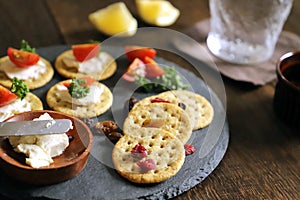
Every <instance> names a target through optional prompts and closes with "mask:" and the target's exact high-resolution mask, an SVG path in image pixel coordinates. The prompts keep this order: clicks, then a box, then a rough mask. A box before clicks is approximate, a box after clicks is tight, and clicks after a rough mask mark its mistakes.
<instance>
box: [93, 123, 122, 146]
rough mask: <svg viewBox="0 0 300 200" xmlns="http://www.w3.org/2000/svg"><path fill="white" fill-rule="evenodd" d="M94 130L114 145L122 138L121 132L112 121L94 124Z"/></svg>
mask: <svg viewBox="0 0 300 200" xmlns="http://www.w3.org/2000/svg"><path fill="white" fill-rule="evenodd" d="M94 130H95V132H97V133H100V134H104V135H105V136H106V137H107V138H108V139H109V140H110V141H111V142H112V143H114V144H115V143H117V142H118V141H119V139H120V138H121V137H122V134H121V133H122V130H121V129H120V128H119V126H118V125H117V123H116V122H113V121H103V122H98V123H97V124H95V126H94Z"/></svg>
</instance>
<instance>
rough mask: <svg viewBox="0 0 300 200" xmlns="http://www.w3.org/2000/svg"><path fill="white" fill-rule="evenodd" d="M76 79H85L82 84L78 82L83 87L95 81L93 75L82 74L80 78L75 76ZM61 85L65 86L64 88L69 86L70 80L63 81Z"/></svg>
mask: <svg viewBox="0 0 300 200" xmlns="http://www.w3.org/2000/svg"><path fill="white" fill-rule="evenodd" d="M77 79H78V80H83V79H84V80H85V83H84V84H80V85H81V86H82V87H85V86H91V85H92V84H93V83H94V82H95V79H94V78H93V77H90V76H82V77H80V78H77ZM63 85H64V86H65V87H66V88H69V86H70V85H71V82H66V81H65V82H63Z"/></svg>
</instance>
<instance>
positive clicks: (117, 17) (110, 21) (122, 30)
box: [89, 2, 137, 36]
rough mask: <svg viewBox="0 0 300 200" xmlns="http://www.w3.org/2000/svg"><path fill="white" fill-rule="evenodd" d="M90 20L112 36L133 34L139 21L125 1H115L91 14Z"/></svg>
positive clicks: (100, 29)
mask: <svg viewBox="0 0 300 200" xmlns="http://www.w3.org/2000/svg"><path fill="white" fill-rule="evenodd" d="M89 20H90V22H91V23H92V24H93V25H94V26H95V27H96V28H97V29H98V30H99V31H101V32H102V33H104V34H106V35H109V36H112V35H116V36H132V35H134V34H135V33H136V31H137V21H136V19H135V18H134V17H133V16H132V15H131V13H130V12H129V10H128V8H127V7H126V5H125V4H124V3H123V2H117V3H113V4H111V5H109V6H107V7H105V8H102V9H99V10H97V11H95V12H93V13H91V14H90V15H89Z"/></svg>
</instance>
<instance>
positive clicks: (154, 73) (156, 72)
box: [144, 56, 165, 78]
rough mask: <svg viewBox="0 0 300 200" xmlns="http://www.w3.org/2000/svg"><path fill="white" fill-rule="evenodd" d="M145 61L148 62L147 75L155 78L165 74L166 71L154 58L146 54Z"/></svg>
mask: <svg viewBox="0 0 300 200" xmlns="http://www.w3.org/2000/svg"><path fill="white" fill-rule="evenodd" d="M144 63H145V64H146V77H148V78H155V77H158V76H162V75H164V74H165V71H164V70H163V69H162V68H160V67H159V65H158V64H157V62H155V61H154V60H153V59H152V58H150V57H147V56H146V57H145V62H144Z"/></svg>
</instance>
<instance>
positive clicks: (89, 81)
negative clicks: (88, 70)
mask: <svg viewBox="0 0 300 200" xmlns="http://www.w3.org/2000/svg"><path fill="white" fill-rule="evenodd" d="M78 80H85V83H84V84H80V85H81V86H82V87H85V86H91V85H92V84H93V83H94V82H95V79H94V78H93V77H90V76H82V77H80V78H78Z"/></svg>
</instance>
